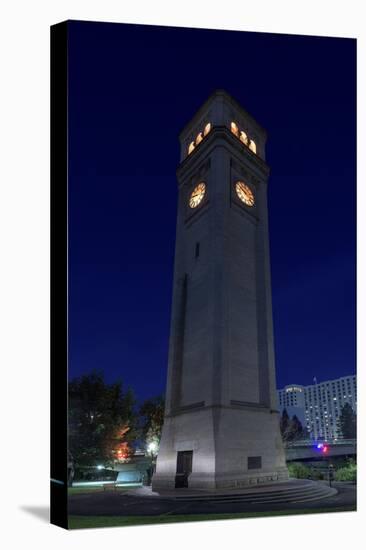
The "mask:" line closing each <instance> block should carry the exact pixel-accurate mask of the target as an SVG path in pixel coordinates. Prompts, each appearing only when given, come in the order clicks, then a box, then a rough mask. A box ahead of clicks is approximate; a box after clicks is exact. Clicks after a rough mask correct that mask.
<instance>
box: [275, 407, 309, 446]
mask: <svg viewBox="0 0 366 550" xmlns="http://www.w3.org/2000/svg"><path fill="white" fill-rule="evenodd" d="M280 430H281V435H282V440H283V441H284V442H286V443H287V442H290V441H296V440H299V439H303V438H304V437H306V430H304V428H303V426H302V424H301V422H300V420H299V419H298V418H297V416H296V414H294V415H293V417H292V418H291V420H290V417H289V415H288V413H287V410H286V409H284V410H283V412H282V416H281V420H280Z"/></svg>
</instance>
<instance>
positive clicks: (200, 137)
mask: <svg viewBox="0 0 366 550" xmlns="http://www.w3.org/2000/svg"><path fill="white" fill-rule="evenodd" d="M202 140H203V137H202V132H200V133H199V134H198V135H197V137H196V145H198V144H199V143H201V141H202Z"/></svg>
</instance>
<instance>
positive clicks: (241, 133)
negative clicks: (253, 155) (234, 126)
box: [240, 130, 249, 145]
mask: <svg viewBox="0 0 366 550" xmlns="http://www.w3.org/2000/svg"><path fill="white" fill-rule="evenodd" d="M240 141H242V142H243V143H245V145H249V139H248V136H247V135H246V133H245V132H243V130H242V131H241V132H240Z"/></svg>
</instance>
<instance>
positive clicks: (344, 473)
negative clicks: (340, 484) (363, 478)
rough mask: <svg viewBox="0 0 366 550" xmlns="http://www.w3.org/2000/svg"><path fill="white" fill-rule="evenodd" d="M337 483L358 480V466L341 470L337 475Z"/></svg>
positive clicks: (350, 466) (349, 466)
mask: <svg viewBox="0 0 366 550" xmlns="http://www.w3.org/2000/svg"><path fill="white" fill-rule="evenodd" d="M335 480H336V481H353V482H356V480H357V465H356V464H349V465H348V466H345V467H344V468H339V469H338V470H337V471H336V473H335Z"/></svg>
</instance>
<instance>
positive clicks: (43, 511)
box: [20, 506, 50, 523]
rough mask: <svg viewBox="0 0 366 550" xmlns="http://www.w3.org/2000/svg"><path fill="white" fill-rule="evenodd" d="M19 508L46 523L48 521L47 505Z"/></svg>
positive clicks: (48, 509)
mask: <svg viewBox="0 0 366 550" xmlns="http://www.w3.org/2000/svg"><path fill="white" fill-rule="evenodd" d="M20 509H21V510H23V512H27V513H28V514H31V515H32V516H34V517H36V518H38V519H40V520H42V521H44V522H46V523H49V522H50V508H49V506H20Z"/></svg>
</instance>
